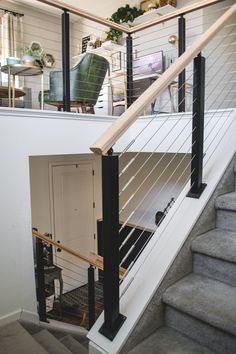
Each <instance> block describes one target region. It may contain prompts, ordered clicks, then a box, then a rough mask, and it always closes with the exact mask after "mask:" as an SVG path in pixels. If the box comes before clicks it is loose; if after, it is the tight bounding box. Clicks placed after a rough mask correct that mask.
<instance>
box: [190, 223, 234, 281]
mask: <svg viewBox="0 0 236 354" xmlns="http://www.w3.org/2000/svg"><path fill="white" fill-rule="evenodd" d="M192 251H193V252H194V253H193V270H194V273H196V274H202V275H204V276H208V277H210V278H213V279H216V280H220V281H222V282H224V283H227V284H229V285H232V286H236V232H232V231H226V230H222V229H213V230H211V231H209V232H207V233H205V234H203V235H201V236H199V237H197V238H196V239H195V240H194V241H193V243H192Z"/></svg>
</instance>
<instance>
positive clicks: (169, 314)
mask: <svg viewBox="0 0 236 354" xmlns="http://www.w3.org/2000/svg"><path fill="white" fill-rule="evenodd" d="M215 212H216V225H215V226H216V228H215V229H213V230H211V231H208V232H206V233H204V234H202V235H200V236H198V237H197V238H196V239H195V240H194V241H193V242H192V247H191V248H192V256H193V272H192V273H190V274H189V275H187V276H186V277H184V278H182V279H181V280H180V281H178V282H176V283H175V284H173V285H172V286H170V287H169V288H168V289H167V290H166V291H165V293H164V294H163V297H162V300H163V302H164V304H165V321H164V322H165V325H164V326H163V327H161V328H159V329H158V330H157V331H156V332H155V333H153V334H152V335H151V336H149V337H148V338H146V339H145V340H144V341H143V342H141V343H140V344H138V345H137V346H136V347H135V348H134V349H132V350H131V351H129V354H141V353H144V352H145V353H149V354H154V353H155V354H210V353H219V354H233V353H236V192H233V193H228V194H224V195H221V196H219V197H217V198H216V200H215Z"/></svg>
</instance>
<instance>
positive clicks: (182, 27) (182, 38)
mask: <svg viewBox="0 0 236 354" xmlns="http://www.w3.org/2000/svg"><path fill="white" fill-rule="evenodd" d="M178 28H179V31H178V32H179V57H180V56H181V55H182V54H183V53H184V52H185V47H186V43H185V42H186V33H185V32H186V24H185V18H184V17H183V15H182V16H180V17H179V21H178ZM185 76H186V75H185V70H183V71H182V72H181V73H180V74H179V80H178V112H185V80H186V77H185Z"/></svg>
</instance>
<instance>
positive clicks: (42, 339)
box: [33, 329, 71, 354]
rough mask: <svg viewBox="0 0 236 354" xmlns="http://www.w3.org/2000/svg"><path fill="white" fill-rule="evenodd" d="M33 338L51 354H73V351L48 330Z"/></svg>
mask: <svg viewBox="0 0 236 354" xmlns="http://www.w3.org/2000/svg"><path fill="white" fill-rule="evenodd" d="M33 337H34V339H36V341H37V342H38V343H40V344H41V346H42V347H44V348H45V350H46V351H47V352H48V353H50V354H71V351H70V350H69V349H67V348H66V347H65V346H64V345H63V344H62V343H61V342H60V341H58V340H57V339H56V338H55V337H54V336H53V335H52V334H51V333H49V332H48V330H46V329H43V330H42V331H40V332H38V333H36V334H34V335H33Z"/></svg>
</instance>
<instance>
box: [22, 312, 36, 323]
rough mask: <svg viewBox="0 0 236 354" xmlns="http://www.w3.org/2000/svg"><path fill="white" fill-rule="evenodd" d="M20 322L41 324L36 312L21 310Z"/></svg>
mask: <svg viewBox="0 0 236 354" xmlns="http://www.w3.org/2000/svg"><path fill="white" fill-rule="evenodd" d="M20 320H23V321H29V322H34V323H39V315H38V314H37V313H36V312H31V311H27V310H21V313H20Z"/></svg>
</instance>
